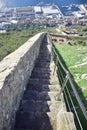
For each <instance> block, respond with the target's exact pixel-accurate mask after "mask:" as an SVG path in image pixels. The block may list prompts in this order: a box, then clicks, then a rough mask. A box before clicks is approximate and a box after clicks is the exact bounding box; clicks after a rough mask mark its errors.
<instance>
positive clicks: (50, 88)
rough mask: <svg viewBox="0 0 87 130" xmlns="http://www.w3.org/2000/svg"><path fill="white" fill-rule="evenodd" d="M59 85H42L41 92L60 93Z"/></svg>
mask: <svg viewBox="0 0 87 130" xmlns="http://www.w3.org/2000/svg"><path fill="white" fill-rule="evenodd" d="M60 89H61V88H60V85H59V84H58V85H48V84H44V85H42V89H41V90H42V91H60Z"/></svg>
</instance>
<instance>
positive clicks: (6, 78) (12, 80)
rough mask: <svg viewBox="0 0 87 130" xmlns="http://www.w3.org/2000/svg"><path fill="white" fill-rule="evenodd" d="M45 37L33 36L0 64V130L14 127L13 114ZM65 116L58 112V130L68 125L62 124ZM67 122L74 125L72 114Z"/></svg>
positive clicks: (43, 35)
mask: <svg viewBox="0 0 87 130" xmlns="http://www.w3.org/2000/svg"><path fill="white" fill-rule="evenodd" d="M45 35H46V33H39V34H37V35H35V36H34V37H32V38H31V39H29V40H28V41H27V42H26V43H25V44H24V45H22V46H21V47H20V48H19V49H17V50H16V51H15V52H13V53H11V54H10V55H8V56H6V57H5V58H4V59H3V60H2V61H1V62H0V130H11V127H12V125H14V120H15V114H16V112H17V111H18V108H19V105H20V101H21V99H22V96H23V93H24V91H25V90H26V85H27V83H28V80H29V77H30V76H31V72H32V70H33V67H34V64H35V60H36V58H37V57H38V55H39V49H40V45H41V43H42V40H43V39H44V37H45ZM48 40H49V39H48ZM63 113H64V114H63ZM66 116H68V112H60V114H59V116H58V123H59V125H58V126H60V128H58V130H65V127H63V126H64V125H67V124H68V123H67V122H65V123H64V124H63V120H64V118H65V117H66ZM60 117H61V118H60ZM69 119H70V120H69ZM68 120H69V122H70V123H71V124H72V125H74V120H73V114H72V113H70V114H69V116H68ZM61 122H62V124H63V125H62V126H61ZM70 123H69V124H70ZM67 128H68V129H67V130H75V127H72V129H71V126H70V128H69V127H67Z"/></svg>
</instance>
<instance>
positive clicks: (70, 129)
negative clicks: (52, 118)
mask: <svg viewBox="0 0 87 130" xmlns="http://www.w3.org/2000/svg"><path fill="white" fill-rule="evenodd" d="M73 119H74V117H73V114H72V113H71V112H66V111H61V112H59V113H58V115H57V130H76V127H75V123H74V120H73Z"/></svg>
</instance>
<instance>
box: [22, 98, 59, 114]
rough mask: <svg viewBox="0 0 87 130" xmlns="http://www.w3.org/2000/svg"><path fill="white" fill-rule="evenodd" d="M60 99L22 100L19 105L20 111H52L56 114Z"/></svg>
mask: <svg viewBox="0 0 87 130" xmlns="http://www.w3.org/2000/svg"><path fill="white" fill-rule="evenodd" d="M60 106H61V101H33V100H23V101H22V102H21V105H20V111H22V112H31V111H32V112H34V113H37V112H39V113H46V112H53V113H55V114H57V113H58V112H59V110H60Z"/></svg>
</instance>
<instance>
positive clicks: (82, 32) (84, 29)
mask: <svg viewBox="0 0 87 130" xmlns="http://www.w3.org/2000/svg"><path fill="white" fill-rule="evenodd" d="M68 29H69V30H70V29H76V30H77V32H78V35H79V36H87V26H81V25H73V26H70V27H68Z"/></svg>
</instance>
